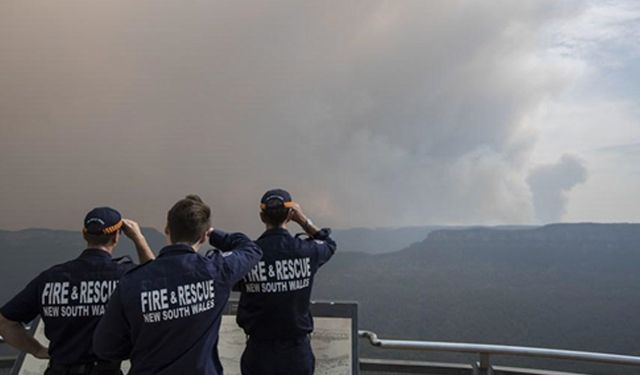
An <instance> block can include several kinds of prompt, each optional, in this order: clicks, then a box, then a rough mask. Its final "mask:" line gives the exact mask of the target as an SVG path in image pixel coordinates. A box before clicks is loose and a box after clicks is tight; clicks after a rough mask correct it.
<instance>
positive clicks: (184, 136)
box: [0, 0, 640, 234]
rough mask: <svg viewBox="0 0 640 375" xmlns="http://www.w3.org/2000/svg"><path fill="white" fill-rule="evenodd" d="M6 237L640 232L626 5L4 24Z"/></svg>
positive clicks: (78, 5)
mask: <svg viewBox="0 0 640 375" xmlns="http://www.w3.org/2000/svg"><path fill="white" fill-rule="evenodd" d="M0 88H1V90H0V158H1V159H0V160H1V163H0V179H1V182H0V212H1V214H0V228H5V229H19V228H25V227H49V228H68V229H77V228H79V227H80V226H81V221H82V217H83V215H84V213H85V211H87V209H88V208H90V207H92V206H96V205H113V206H115V207H117V208H120V209H121V210H122V211H123V212H124V213H125V214H126V215H129V216H131V217H133V218H135V219H138V220H139V221H141V223H142V224H143V225H147V226H155V227H157V228H161V226H162V225H163V222H164V218H165V213H166V211H167V209H168V208H169V207H170V205H171V204H172V203H173V202H174V201H175V200H177V199H178V198H180V197H181V196H183V195H185V194H187V193H192V192H193V193H198V194H200V195H201V196H202V197H203V198H204V199H205V200H206V201H208V202H209V203H210V204H211V206H212V208H213V210H214V223H215V224H216V225H218V226H220V227H225V228H229V229H241V230H248V231H250V232H252V233H253V234H255V233H257V230H258V228H259V226H258V222H257V211H258V200H259V197H260V195H261V194H262V193H263V192H264V190H266V189H267V188H270V187H277V186H281V187H284V188H287V189H289V190H290V191H291V192H292V194H293V195H294V198H296V200H298V201H300V202H301V203H302V205H303V207H306V209H307V211H308V213H309V214H310V216H311V217H313V218H314V219H315V221H316V222H318V223H319V224H321V225H330V226H334V227H352V226H403V225H420V224H499V223H510V224H515V223H540V222H552V221H637V220H638V217H640V205H639V204H638V203H637V202H638V201H637V198H636V196H637V193H638V192H639V191H640V169H639V167H638V165H639V162H640V122H639V121H640V95H639V94H640V2H637V1H626V2H625V1H611V2H609V1H597V2H596V1H592V2H589V1H582V0H580V1H557V0H549V1H543V0H536V1H452V0H446V1H439V2H438V1H357V2H356V1H344V0H340V1H333V2H330V1H321V2H320V1H318V2H299V1H292V2H284V1H270V2H263V1H256V2H246V1H241V2H236V1H226V2H213V1H211V2H182V1H135V2H132V1H101V2H97V1H91V2H87V1H73V2H71V1H55V2H32V1H4V2H0Z"/></svg>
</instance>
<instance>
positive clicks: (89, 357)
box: [0, 249, 135, 365]
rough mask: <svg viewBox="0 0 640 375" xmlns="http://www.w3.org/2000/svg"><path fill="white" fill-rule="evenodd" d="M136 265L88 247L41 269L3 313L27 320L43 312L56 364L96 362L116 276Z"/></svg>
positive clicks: (19, 319)
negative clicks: (96, 341)
mask: <svg viewBox="0 0 640 375" xmlns="http://www.w3.org/2000/svg"><path fill="white" fill-rule="evenodd" d="M134 266H135V265H134V264H133V263H132V262H131V260H130V259H128V258H118V259H112V258H111V254H109V253H108V252H106V251H104V250H99V249H87V250H85V251H83V252H82V254H81V255H80V256H79V257H78V258H76V259H74V260H72V261H69V262H66V263H63V264H60V265H57V266H53V267H51V268H49V269H48V270H46V271H44V272H42V273H41V274H40V275H39V276H38V277H36V278H35V279H34V280H33V281H31V282H30V283H29V284H28V285H27V286H26V287H25V288H24V290H22V291H21V292H20V293H18V295H16V296H15V297H14V298H13V299H12V300H11V301H9V302H8V303H7V304H6V305H4V306H3V307H2V309H0V313H2V315H3V316H4V317H5V318H7V319H9V320H13V321H16V322H23V323H28V322H30V321H32V320H33V319H35V318H36V317H37V316H38V315H40V316H41V317H42V319H43V320H44V324H45V335H46V336H47V338H48V339H49V341H50V344H49V355H50V356H51V362H52V363H55V364H66V365H70V364H81V363H89V362H94V361H96V360H97V358H96V356H95V354H94V351H93V350H92V345H91V343H92V340H93V331H94V330H95V327H96V325H97V324H98V321H99V320H100V317H101V316H102V314H103V313H104V309H105V305H106V303H107V301H108V299H109V296H110V295H111V293H112V292H113V291H114V290H115V289H116V286H117V284H118V279H120V277H121V276H122V275H123V274H124V273H125V272H126V271H128V270H130V269H131V268H133V267H134Z"/></svg>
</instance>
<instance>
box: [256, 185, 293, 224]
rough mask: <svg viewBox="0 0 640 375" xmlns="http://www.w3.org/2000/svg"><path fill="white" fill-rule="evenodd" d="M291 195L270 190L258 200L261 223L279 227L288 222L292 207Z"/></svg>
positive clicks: (282, 191)
mask: <svg viewBox="0 0 640 375" xmlns="http://www.w3.org/2000/svg"><path fill="white" fill-rule="evenodd" d="M293 204H294V203H293V199H292V198H291V194H289V192H288V191H286V190H284V189H271V190H269V191H267V192H266V193H264V195H263V196H262V199H260V209H261V215H260V217H261V218H262V221H263V222H264V223H265V224H267V225H269V226H273V227H279V226H281V225H282V224H284V223H286V222H287V221H288V220H289V214H290V212H291V207H293Z"/></svg>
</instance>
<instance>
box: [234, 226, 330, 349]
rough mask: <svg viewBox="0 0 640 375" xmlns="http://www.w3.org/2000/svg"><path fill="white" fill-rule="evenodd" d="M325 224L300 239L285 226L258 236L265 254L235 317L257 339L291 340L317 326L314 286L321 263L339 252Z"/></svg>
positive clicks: (244, 282)
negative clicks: (311, 307)
mask: <svg viewBox="0 0 640 375" xmlns="http://www.w3.org/2000/svg"><path fill="white" fill-rule="evenodd" d="M329 234H330V231H329V230H328V229H323V230H322V231H320V232H319V233H317V234H316V235H315V238H309V239H300V238H295V237H293V236H291V234H290V233H289V232H288V231H287V230H286V229H281V228H280V229H271V230H267V231H266V232H264V234H263V235H262V236H261V237H260V238H259V239H258V240H257V241H256V243H257V244H258V245H259V246H260V247H261V248H262V250H263V252H264V254H263V256H262V260H261V261H260V262H259V263H258V264H257V265H256V266H255V267H254V268H253V269H252V270H251V272H249V273H248V274H247V276H245V278H244V279H243V280H242V283H241V285H240V290H241V292H242V294H241V295H240V302H239V305H238V315H237V317H236V321H237V322H238V325H240V327H242V328H243V329H244V331H245V333H246V334H247V335H249V336H251V337H252V338H257V339H291V338H296V337H300V336H304V335H307V334H309V333H311V332H312V331H313V319H312V318H311V312H310V311H309V303H310V299H311V287H312V286H313V279H314V276H315V274H316V272H317V271H318V268H320V266H322V265H323V264H324V263H325V262H327V261H328V260H329V259H330V258H331V256H332V255H333V253H334V252H335V251H336V243H335V241H333V239H332V238H331V237H330V236H329Z"/></svg>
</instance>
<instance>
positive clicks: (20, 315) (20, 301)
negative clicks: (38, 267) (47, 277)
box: [0, 277, 40, 324]
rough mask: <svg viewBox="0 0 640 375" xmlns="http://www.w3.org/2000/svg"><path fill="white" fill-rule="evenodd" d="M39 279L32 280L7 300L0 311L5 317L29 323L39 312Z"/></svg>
mask: <svg viewBox="0 0 640 375" xmlns="http://www.w3.org/2000/svg"><path fill="white" fill-rule="evenodd" d="M39 285H40V280H39V277H38V278H35V279H34V280H32V281H31V282H30V283H29V284H27V286H26V287H25V288H24V289H23V290H22V291H21V292H20V293H18V294H17V295H16V296H15V297H13V298H12V299H11V300H10V301H9V302H7V303H6V304H5V305H4V306H2V309H0V313H2V316H4V317H5V318H7V319H9V320H11V321H14V322H22V323H25V324H26V323H29V322H30V321H32V320H33V319H35V318H36V317H37V316H38V315H39V314H40V288H39Z"/></svg>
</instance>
